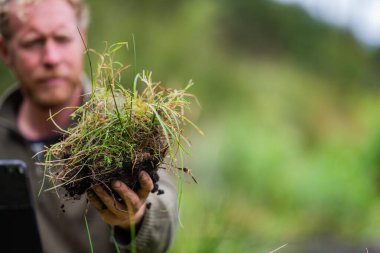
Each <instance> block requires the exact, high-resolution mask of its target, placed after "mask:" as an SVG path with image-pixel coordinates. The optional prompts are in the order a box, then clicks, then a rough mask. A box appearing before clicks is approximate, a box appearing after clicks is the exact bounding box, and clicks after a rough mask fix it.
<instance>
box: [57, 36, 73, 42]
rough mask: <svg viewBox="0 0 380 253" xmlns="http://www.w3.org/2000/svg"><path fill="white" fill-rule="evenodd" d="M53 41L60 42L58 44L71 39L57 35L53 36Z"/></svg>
mask: <svg viewBox="0 0 380 253" xmlns="http://www.w3.org/2000/svg"><path fill="white" fill-rule="evenodd" d="M55 41H56V42H58V43H60V44H65V43H68V42H70V41H71V38H70V37H67V36H57V37H55Z"/></svg>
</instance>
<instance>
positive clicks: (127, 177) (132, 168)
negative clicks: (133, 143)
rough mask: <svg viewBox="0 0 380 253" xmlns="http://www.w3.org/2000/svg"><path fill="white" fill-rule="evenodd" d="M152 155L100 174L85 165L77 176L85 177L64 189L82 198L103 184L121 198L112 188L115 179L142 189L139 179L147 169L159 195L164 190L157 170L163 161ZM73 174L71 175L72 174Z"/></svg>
mask: <svg viewBox="0 0 380 253" xmlns="http://www.w3.org/2000/svg"><path fill="white" fill-rule="evenodd" d="M143 157H144V156H143ZM152 157H153V156H152V155H145V158H144V159H142V160H141V161H140V162H138V163H135V164H133V163H131V162H130V161H125V162H124V164H123V168H122V169H116V170H114V171H112V172H111V173H107V174H100V173H96V172H95V171H94V170H91V169H89V168H88V167H84V168H83V169H82V170H81V171H80V172H79V174H78V175H77V176H76V178H83V179H82V180H78V181H75V180H74V182H71V183H69V184H66V185H64V186H63V187H64V189H65V190H66V191H67V194H68V195H69V198H73V199H80V197H81V195H83V194H84V193H86V192H87V191H89V190H91V188H92V187H93V186H95V185H103V186H104V188H105V189H106V190H108V191H109V192H110V194H111V195H113V196H114V197H115V198H116V199H118V200H119V199H120V197H119V196H118V194H117V193H116V192H115V191H113V190H111V189H112V187H111V184H112V182H113V181H114V180H120V181H122V182H124V183H125V184H126V185H127V186H128V187H130V188H131V189H132V190H134V191H138V190H139V189H140V187H141V186H140V183H139V180H138V177H139V174H140V172H141V171H146V172H147V173H148V174H149V176H150V178H151V179H152V181H153V184H154V187H153V190H152V193H157V194H158V195H160V194H163V193H164V191H163V190H162V189H159V185H158V181H159V176H158V173H157V170H158V168H159V165H160V164H161V162H160V161H159V160H158V159H153V158H152ZM75 173H77V172H76V171H72V172H71V173H69V174H68V175H67V177H68V178H70V177H72V176H74V174H75ZM70 174H71V175H70Z"/></svg>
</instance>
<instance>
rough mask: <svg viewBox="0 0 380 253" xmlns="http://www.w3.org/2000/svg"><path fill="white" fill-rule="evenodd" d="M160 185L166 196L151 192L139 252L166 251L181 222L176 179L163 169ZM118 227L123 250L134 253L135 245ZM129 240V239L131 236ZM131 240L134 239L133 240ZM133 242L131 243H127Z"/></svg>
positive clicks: (138, 238) (139, 236) (140, 229)
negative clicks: (132, 247) (132, 246)
mask: <svg viewBox="0 0 380 253" xmlns="http://www.w3.org/2000/svg"><path fill="white" fill-rule="evenodd" d="M158 173H159V176H160V180H159V182H158V183H159V186H160V189H162V190H164V194H161V195H157V194H156V193H151V194H150V195H149V197H148V199H147V203H150V204H148V205H150V208H147V209H146V211H145V215H144V218H143V221H142V223H141V224H140V225H139V227H138V228H137V234H136V247H137V252H138V253H161V252H166V251H167V250H168V249H169V246H170V244H171V243H172V241H173V239H174V235H175V231H176V227H177V223H178V204H177V203H178V200H177V199H178V197H177V196H178V195H177V187H176V184H175V180H174V179H173V178H172V176H170V175H169V174H168V172H167V171H166V170H164V169H161V170H159V172H158ZM126 232H127V233H130V232H129V231H122V230H121V229H117V228H114V229H113V236H114V238H115V241H116V243H117V245H118V247H119V249H120V250H122V251H124V252H131V251H132V249H131V243H130V242H128V244H127V243H126V240H125V239H126V238H125V237H126V236H125V233H126ZM128 237H129V236H128ZM129 238H130V237H129ZM127 241H130V240H127Z"/></svg>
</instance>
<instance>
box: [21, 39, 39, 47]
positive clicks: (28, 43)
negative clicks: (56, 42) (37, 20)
mask: <svg viewBox="0 0 380 253" xmlns="http://www.w3.org/2000/svg"><path fill="white" fill-rule="evenodd" d="M44 43H45V40H44V39H34V40H28V41H24V42H22V43H21V46H22V47H23V48H25V49H30V48H34V47H39V46H42V45H43V44H44Z"/></svg>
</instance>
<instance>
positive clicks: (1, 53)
mask: <svg viewBox="0 0 380 253" xmlns="http://www.w3.org/2000/svg"><path fill="white" fill-rule="evenodd" d="M0 57H1V59H2V60H3V62H4V63H5V64H6V65H7V66H8V67H11V64H12V61H11V54H10V51H9V45H8V44H7V42H6V41H5V40H4V37H2V36H0Z"/></svg>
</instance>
